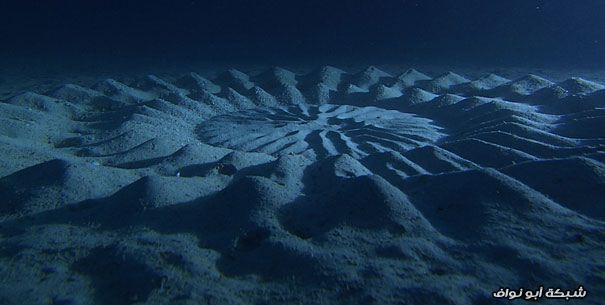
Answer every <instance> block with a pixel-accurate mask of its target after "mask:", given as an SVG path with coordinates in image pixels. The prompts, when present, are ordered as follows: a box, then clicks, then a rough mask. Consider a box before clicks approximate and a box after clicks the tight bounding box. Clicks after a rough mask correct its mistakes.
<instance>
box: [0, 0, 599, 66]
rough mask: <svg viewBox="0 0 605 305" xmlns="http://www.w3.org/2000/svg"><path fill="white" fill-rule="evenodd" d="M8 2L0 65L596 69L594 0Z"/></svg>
mask: <svg viewBox="0 0 605 305" xmlns="http://www.w3.org/2000/svg"><path fill="white" fill-rule="evenodd" d="M13 2H15V3H9V1H2V2H1V4H0V12H1V15H2V16H1V19H0V23H1V24H2V26H0V34H1V35H0V36H1V37H2V48H1V49H2V50H1V51H0V52H1V54H2V55H3V59H5V60H6V59H7V58H11V57H21V58H32V59H33V58H44V57H52V58H55V59H56V58H79V59H82V60H87V61H95V60H108V59H116V60H117V59H120V60H125V61H133V60H140V61H143V60H146V61H152V62H153V61H161V62H171V61H174V62H179V61H180V62H187V61H192V60H204V61H221V62H255V63H269V64H272V63H284V62H286V63H288V62H290V63H291V62H312V63H326V62H333V61H335V60H336V61H357V62H372V63H376V62H388V61H403V62H430V63H445V64H464V63H471V64H502V65H508V64H515V65H532V66H535V65H544V66H583V67H597V66H598V67H602V66H605V57H604V56H602V54H605V18H603V15H604V13H605V2H604V1H602V0H583V1H570V0H550V1H547V0H506V1H491V0H490V1H486V0H456V1H452V0H398V1H392V0H383V1H370V0H350V1H318V0H306V1H278V0H258V1H244V0H208V1H200V0H189V1H167V0H166V1H133V0H124V1H29V2H28V1H25V2H23V1H19V2H18V1H13ZM17 2H18V3H17Z"/></svg>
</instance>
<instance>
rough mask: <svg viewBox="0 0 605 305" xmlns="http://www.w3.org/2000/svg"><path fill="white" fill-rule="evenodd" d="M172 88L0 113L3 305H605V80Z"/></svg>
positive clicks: (24, 103)
mask: <svg viewBox="0 0 605 305" xmlns="http://www.w3.org/2000/svg"><path fill="white" fill-rule="evenodd" d="M385 70H387V71H391V70H390V69H385ZM158 75H161V77H159V76H155V75H148V76H144V77H139V78H137V79H135V80H133V81H118V80H114V79H106V80H100V81H98V82H97V83H96V85H94V86H92V87H91V88H89V87H87V86H84V85H83V84H65V85H62V86H58V87H56V88H54V89H52V90H50V91H47V92H21V93H17V92H15V94H14V96H13V97H12V98H9V99H7V100H5V101H3V102H0V113H2V115H1V116H0V123H1V124H0V153H1V154H2V155H3V158H2V160H0V198H2V200H1V203H0V262H1V263H0V277H1V278H2V281H1V283H2V284H0V303H2V304H47V303H51V304H276V303H279V304H318V303H321V304H398V303H404V304H434V303H439V304H460V305H463V304H464V305H467V304H492V303H493V301H494V300H493V299H492V297H491V295H492V292H494V291H496V290H497V289H499V288H500V287H514V288H517V287H520V286H526V287H532V288H533V287H537V286H539V285H544V286H548V287H561V288H565V289H572V288H574V287H577V286H578V285H580V284H581V285H584V287H586V289H587V290H588V291H589V297H587V298H586V299H585V300H584V301H586V302H585V304H598V303H597V302H599V301H600V300H602V299H603V298H605V289H604V288H603V287H604V285H602V283H603V282H604V281H605V278H604V277H603V275H602V274H601V273H598V272H595V270H601V269H602V267H603V266H602V263H601V261H602V259H601V258H602V257H604V256H605V250H604V248H603V244H604V243H605V235H603V232H604V230H605V224H604V221H605V210H604V209H603V204H602V198H603V197H604V196H605V193H604V190H605V165H604V164H603V162H604V161H605V132H604V129H603V126H605V125H604V123H605V121H604V118H605V112H604V111H605V110H604V109H605V108H604V106H605V104H603V101H604V99H603V97H604V96H605V94H604V92H605V86H603V85H602V84H599V83H597V82H592V81H589V80H584V79H580V78H570V79H567V80H564V81H562V82H557V83H555V82H552V81H550V80H547V79H546V78H542V77H538V76H536V75H531V74H530V75H526V76H524V77H520V78H517V79H516V80H512V81H510V80H508V79H506V78H504V77H501V76H498V75H496V74H489V75H486V76H484V77H481V78H479V79H468V78H466V77H464V76H461V75H459V74H456V73H453V72H449V73H446V74H442V75H440V76H438V77H436V78H434V79H433V78H431V77H429V76H428V75H426V74H423V73H421V72H418V71H416V70H413V69H410V70H408V71H406V72H405V73H402V74H397V73H394V74H390V73H387V72H385V71H383V70H380V69H378V68H376V67H368V68H367V69H365V70H362V71H361V72H358V73H348V72H346V71H344V70H340V69H338V68H335V67H330V66H326V67H322V68H320V69H317V70H313V72H310V73H308V74H304V73H294V72H291V71H288V70H287V69H284V68H279V67H275V68H272V69H268V70H266V71H263V72H260V73H250V75H249V74H247V73H244V72H242V71H239V70H235V69H231V70H228V71H226V72H224V73H218V74H217V75H218V77H216V78H214V77H208V76H206V75H201V74H197V73H189V74H186V75H164V74H158ZM393 75H397V76H393ZM469 75H471V74H469ZM503 75H506V74H503ZM583 304H584V303H583Z"/></svg>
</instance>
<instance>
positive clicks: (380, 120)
mask: <svg viewBox="0 0 605 305" xmlns="http://www.w3.org/2000/svg"><path fill="white" fill-rule="evenodd" d="M441 129H442V128H440V127H438V126H436V125H434V124H433V122H432V121H431V120H429V119H426V118H421V117H418V116H416V115H412V114H408V113H401V112H398V111H392V110H385V109H381V108H376V107H354V106H348V105H331V104H326V105H321V106H310V107H309V108H299V107H290V108H287V109H282V108H257V109H252V110H245V111H240V112H235V113H229V114H226V115H221V116H217V117H214V118H212V119H210V120H208V121H205V122H203V123H202V124H201V125H200V126H199V127H198V129H197V134H198V136H199V137H200V139H201V140H202V141H204V142H207V143H208V144H211V145H215V146H222V147H226V148H231V149H236V150H243V151H255V152H264V153H268V154H273V155H283V154H300V153H302V154H305V155H307V156H309V155H312V156H315V157H324V156H330V155H338V154H345V153H346V154H349V155H351V156H353V157H362V156H366V155H369V154H371V153H375V152H386V151H407V150H409V149H413V148H416V147H419V146H423V145H426V144H428V143H434V142H435V141H437V140H439V139H440V138H442V137H443V136H444V134H443V133H442V132H441Z"/></svg>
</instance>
